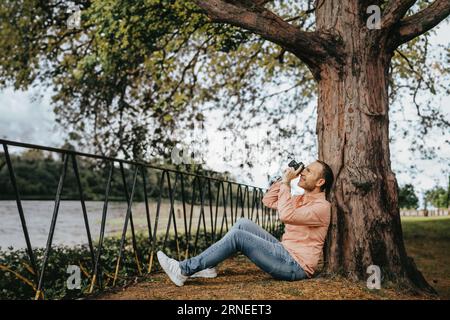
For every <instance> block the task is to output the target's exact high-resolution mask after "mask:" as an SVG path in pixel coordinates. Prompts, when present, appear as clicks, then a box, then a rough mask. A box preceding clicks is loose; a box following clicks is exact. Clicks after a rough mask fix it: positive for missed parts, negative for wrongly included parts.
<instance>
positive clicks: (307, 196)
mask: <svg viewBox="0 0 450 320" xmlns="http://www.w3.org/2000/svg"><path fill="white" fill-rule="evenodd" d="M316 199H323V200H325V192H318V193H312V194H310V193H305V194H304V196H303V202H304V203H308V202H311V201H313V200H316Z"/></svg>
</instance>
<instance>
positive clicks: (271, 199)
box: [262, 181, 281, 209]
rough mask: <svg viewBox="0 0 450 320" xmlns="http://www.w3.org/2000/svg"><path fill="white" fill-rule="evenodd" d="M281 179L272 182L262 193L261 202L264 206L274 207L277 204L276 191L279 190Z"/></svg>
mask: <svg viewBox="0 0 450 320" xmlns="http://www.w3.org/2000/svg"><path fill="white" fill-rule="evenodd" d="M280 185H281V181H277V182H275V183H274V184H272V185H271V186H270V188H269V190H267V192H266V194H265V195H264V197H263V199H262V202H263V203H264V205H265V206H266V207H269V208H272V209H276V208H277V205H278V192H279V191H280Z"/></svg>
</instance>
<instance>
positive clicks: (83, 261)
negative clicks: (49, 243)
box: [0, 232, 211, 299]
mask: <svg viewBox="0 0 450 320" xmlns="http://www.w3.org/2000/svg"><path fill="white" fill-rule="evenodd" d="M194 240H195V234H194V235H193V236H191V239H190V249H191V250H192V248H193V244H194ZM210 241H211V234H209V233H207V234H206V237H205V235H204V234H203V233H202V232H201V233H200V234H199V238H198V242H197V252H198V251H201V250H204V249H206V248H207V247H208V246H209V245H210ZM127 242H128V243H126V244H125V246H124V248H125V250H124V252H123V254H122V259H121V262H120V268H119V273H118V281H117V283H116V285H118V286H121V285H125V284H127V283H129V282H131V281H132V280H133V279H134V278H135V277H136V276H139V274H138V271H137V265H136V260H135V258H134V251H133V249H132V245H131V240H130V239H128V241H127ZM136 242H137V248H138V257H139V261H140V266H141V270H142V271H143V272H144V273H145V272H146V270H147V268H148V262H149V252H150V249H151V243H150V241H149V239H148V238H146V237H145V236H143V235H137V236H136ZM163 242H164V239H163V238H162V237H160V238H158V239H157V242H156V247H155V252H156V251H157V250H159V249H162V248H163ZM179 245H180V248H181V249H184V248H185V247H186V239H185V238H184V237H180V239H179ZM94 247H95V248H97V245H96V244H95V246H94ZM176 248H177V247H176V240H175V238H174V237H171V238H170V239H168V241H167V242H166V247H165V249H164V251H165V252H166V253H167V254H168V255H169V256H173V257H177V250H176ZM10 249H12V248H10ZM119 249H120V239H119V238H106V239H104V243H103V247H102V254H101V258H100V265H101V270H102V272H103V277H102V284H103V286H104V288H110V287H112V277H113V276H114V272H115V268H116V264H117V257H118V254H119ZM33 252H34V254H35V257H36V258H37V261H38V265H39V266H41V263H42V260H43V256H44V249H41V248H40V249H34V250H33ZM183 256H184V253H183ZM0 265H2V266H7V267H8V268H9V269H10V270H12V271H14V272H16V273H18V274H20V275H21V276H22V277H24V278H26V279H28V280H29V281H31V282H33V281H34V274H33V273H32V272H31V267H30V263H29V259H28V256H27V253H26V251H25V249H21V250H15V251H13V250H7V251H0ZM69 265H77V266H80V268H81V271H82V272H81V288H80V289H74V290H69V289H67V285H66V281H67V279H68V277H69V276H70V274H69V273H67V267H68V266H69ZM38 269H39V270H40V268H38ZM92 270H93V268H92V262H91V258H90V253H89V248H88V246H86V245H83V246H76V247H68V246H56V247H53V248H52V250H51V252H50V255H49V260H48V263H47V267H46V269H45V274H44V297H45V299H74V298H79V297H83V296H85V295H87V294H88V290H89V287H90V283H91V279H92V274H91V273H92ZM157 270H160V266H159V264H158V259H157V258H156V255H154V259H153V266H152V272H154V271H157ZM0 275H1V277H0V288H1V290H0V299H32V298H34V296H35V291H34V289H33V288H32V287H31V286H30V285H28V284H26V283H25V282H24V281H22V280H19V279H18V278H17V276H16V275H15V274H14V273H12V272H10V271H5V270H0ZM95 289H96V290H95V291H94V293H95V292H97V291H98V290H99V289H98V285H96V286H95Z"/></svg>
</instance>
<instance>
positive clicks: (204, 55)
mask: <svg viewBox="0 0 450 320" xmlns="http://www.w3.org/2000/svg"><path fill="white" fill-rule="evenodd" d="M74 2H75V3H76V4H78V5H79V6H80V7H81V9H82V10H83V19H82V20H83V23H82V25H81V26H80V27H78V28H73V29H68V28H67V24H66V22H67V18H68V16H69V15H70V13H68V10H67V6H64V2H63V3H61V2H60V1H38V0H20V1H16V0H14V1H12V0H5V1H2V3H1V4H0V18H1V19H0V36H1V37H0V45H1V46H0V50H1V51H0V56H1V58H2V59H1V62H0V85H3V86H7V85H11V84H12V85H14V87H15V88H16V89H26V88H27V87H28V86H29V85H30V84H32V83H40V84H42V83H48V84H49V85H51V86H52V87H53V88H54V89H55V94H54V100H53V103H54V104H55V112H56V114H57V116H58V121H60V122H61V123H62V124H63V125H65V126H66V128H67V130H70V131H71V137H72V138H77V136H78V135H80V134H82V135H83V134H84V137H83V139H84V141H85V142H86V143H87V144H88V143H90V142H92V141H93V142H94V145H96V146H97V147H98V148H99V149H100V151H101V152H103V153H107V152H108V150H113V151H115V152H116V153H117V152H118V151H123V152H124V153H125V154H126V155H132V156H133V157H135V158H136V157H141V156H142V153H143V152H144V151H145V150H148V149H151V150H156V151H157V152H155V153H154V154H157V153H161V152H166V151H167V147H168V146H172V145H173V144H174V143H175V142H176V140H177V138H176V137H175V136H174V132H175V130H174V128H176V127H177V126H180V124H185V125H187V126H188V125H190V126H193V125H195V124H197V123H201V122H202V121H203V119H204V116H205V113H204V112H202V110H203V109H201V106H203V105H209V106H211V107H210V109H215V110H224V111H225V112H224V117H223V118H224V119H229V120H228V122H226V121H225V125H224V128H225V129H227V130H230V131H231V130H233V132H234V133H235V134H236V135H242V134H243V133H245V132H246V130H242V129H248V128H250V127H251V126H256V127H257V126H260V125H261V123H262V122H269V124H270V125H271V126H272V131H274V130H273V128H279V129H280V131H279V136H281V137H282V138H289V137H291V138H292V139H296V140H297V141H298V140H299V139H300V138H301V137H300V136H299V134H297V132H296V131H297V129H298V126H296V125H293V126H286V125H284V124H283V125H280V123H282V120H283V118H285V117H287V116H289V115H290V116H292V117H296V118H295V119H298V118H301V111H304V110H305V108H306V105H307V103H308V102H309V101H310V100H311V98H313V97H317V99H318V104H317V107H316V108H315V110H316V111H317V116H316V117H315V118H314V119H316V128H315V133H316V134H317V140H318V154H319V158H320V159H322V160H324V161H326V162H327V163H329V164H330V165H331V167H332V168H333V171H334V172H335V177H336V182H335V186H334V189H333V192H332V194H331V201H332V203H333V207H332V222H331V227H330V232H329V237H328V239H327V245H326V250H325V262H326V265H325V267H326V271H328V272H330V273H335V272H339V273H342V274H345V275H346V276H348V277H351V278H353V279H366V278H367V274H366V268H367V266H369V265H371V264H375V265H378V266H380V267H381V270H382V274H383V276H384V278H385V279H391V280H396V281H399V282H401V283H405V284H408V285H412V286H414V287H417V288H421V289H425V290H429V291H432V288H431V287H430V286H429V285H428V284H427V283H426V281H425V280H424V279H423V277H422V275H421V274H420V272H419V271H418V270H417V268H416V267H415V265H414V262H413V261H412V259H410V258H409V257H408V256H407V254H406V251H405V247H404V244H403V238H402V230H401V224H400V215H399V209H398V194H397V181H396V178H395V175H394V173H393V172H392V169H391V163H390V151H389V141H390V140H391V139H392V135H391V136H390V135H389V113H390V111H391V110H390V109H389V106H390V102H392V100H393V97H394V96H395V93H397V89H399V88H401V87H407V86H408V85H409V84H410V83H408V81H407V79H408V77H411V78H413V80H414V81H413V82H414V83H413V89H412V90H413V91H412V93H413V95H414V102H415V105H416V107H417V114H418V116H419V117H420V122H421V124H422V125H423V131H424V133H426V132H427V130H428V129H429V128H430V127H431V126H432V125H437V126H440V127H443V128H446V126H448V121H447V120H446V119H445V117H444V116H443V115H442V114H439V112H437V111H436V110H434V109H430V110H429V112H425V110H424V109H421V108H420V106H419V103H417V102H416V99H415V98H416V96H417V93H418V92H419V90H421V89H422V88H423V87H426V89H427V90H429V91H430V92H436V91H437V88H438V87H439V83H436V82H435V81H434V79H433V77H432V76H430V73H429V72H428V73H427V72H426V71H429V70H430V69H429V67H430V65H429V64H428V63H427V60H426V58H427V49H428V48H429V47H428V42H427V32H428V31H429V30H431V29H432V28H433V27H434V26H436V25H437V24H438V23H439V22H441V21H442V20H444V19H445V18H446V17H447V16H448V15H449V12H450V3H449V1H448V0H435V1H433V2H431V3H430V1H426V0H422V1H421V0H419V1H416V0H387V1H380V0H376V1H365V0H359V1H358V0H340V1H331V0H317V1H303V2H300V1H293V0H290V1H288V0H286V1H280V0H278V1H276V0H274V1H264V0H242V1H238V0H191V1H175V0H140V1H133V2H128V1H121V0H103V1H94V0H92V1H90V0H77V1H74ZM300 3H302V4H306V6H305V7H306V9H305V10H303V9H302V8H301V7H300V6H299V4H300ZM370 5H378V6H379V8H380V9H381V12H382V14H381V21H380V25H379V28H369V27H368V24H367V21H368V20H370V19H372V17H371V15H372V12H371V11H368V10H367V9H368V7H369V6H370ZM368 12H369V13H368ZM422 34H424V37H425V38H418V37H419V36H420V35H422ZM417 67H419V68H417ZM438 71H439V72H441V73H440V74H441V75H442V78H443V75H444V74H445V72H448V70H447V69H445V68H442V67H441V68H438ZM394 78H395V79H394ZM280 84H284V85H285V86H284V89H283V90H280V91H278V92H270V93H269V94H265V93H266V89H267V86H268V85H271V86H274V85H280ZM445 90H448V88H445V89H444V91H445ZM447 92H448V91H447ZM221 97H225V98H221ZM273 97H276V98H278V103H277V104H276V105H273V104H268V103H266V102H268V101H270V99H271V98H273ZM303 117H305V116H304V115H303ZM296 123H298V120H297V121H296ZM236 124H240V127H239V126H238V127H236ZM305 127H308V126H307V125H306V126H305ZM184 128H186V127H184ZM447 128H448V127H447ZM307 131H308V130H307ZM310 131H311V130H310ZM312 131H313V133H314V129H313V130H312ZM286 145H288V144H286ZM110 155H114V152H113V154H110Z"/></svg>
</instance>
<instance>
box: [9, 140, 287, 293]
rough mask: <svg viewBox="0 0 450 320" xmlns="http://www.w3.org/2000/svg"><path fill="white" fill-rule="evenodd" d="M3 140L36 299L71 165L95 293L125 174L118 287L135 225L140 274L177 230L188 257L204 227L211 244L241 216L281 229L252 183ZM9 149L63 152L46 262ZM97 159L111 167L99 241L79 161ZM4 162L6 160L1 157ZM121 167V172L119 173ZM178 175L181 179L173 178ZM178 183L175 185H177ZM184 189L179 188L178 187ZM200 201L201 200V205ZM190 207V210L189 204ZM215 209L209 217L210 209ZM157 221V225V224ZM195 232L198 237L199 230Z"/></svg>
mask: <svg viewBox="0 0 450 320" xmlns="http://www.w3.org/2000/svg"><path fill="white" fill-rule="evenodd" d="M0 144H2V145H3V151H4V161H5V166H6V168H7V170H8V172H9V178H10V183H11V187H12V189H13V194H14V197H15V202H16V204H17V211H18V215H19V217H20V224H21V229H22V231H23V236H24V239H25V243H26V251H27V255H28V258H29V262H30V266H31V269H32V271H33V274H34V276H35V278H34V279H33V281H34V283H33V284H34V286H33V288H34V290H35V299H43V298H44V295H43V291H44V288H45V275H46V267H47V263H48V260H49V256H50V255H51V251H52V245H53V236H54V234H55V228H56V225H57V224H56V222H57V219H58V213H59V208H60V203H61V201H62V195H63V192H64V183H65V180H66V177H67V174H68V170H70V169H69V166H70V167H71V170H72V173H73V175H74V176H75V181H76V185H77V186H76V188H77V189H78V199H77V201H80V204H81V212H80V214H82V216H83V220H84V229H85V232H86V237H87V242H88V247H89V254H90V256H89V260H90V261H91V265H92V268H91V270H89V274H90V277H89V279H91V282H90V287H89V292H90V293H92V292H93V290H94V287H96V288H97V290H102V289H103V286H102V278H103V276H104V275H103V274H102V265H101V260H102V259H101V258H102V246H103V243H104V239H105V225H106V221H107V219H108V214H107V213H108V203H109V201H110V200H109V196H110V193H111V182H112V179H113V178H114V177H115V175H117V174H118V175H119V179H120V180H122V183H123V190H124V193H125V194H124V196H125V199H126V205H127V210H126V214H125V219H124V221H123V226H122V232H121V237H120V249H119V251H118V252H117V261H116V266H115V272H114V280H113V286H114V285H116V280H117V278H118V274H119V269H120V264H121V260H122V258H123V255H124V246H125V245H124V244H125V241H126V237H127V234H128V225H129V226H130V228H131V241H132V250H133V252H134V260H135V264H136V269H135V271H136V275H143V274H144V273H151V272H153V271H155V268H154V264H155V263H154V254H155V251H156V250H157V249H161V250H164V249H165V246H166V242H167V238H168V236H169V234H170V231H171V229H172V232H173V233H174V237H175V242H176V252H177V255H178V257H179V258H181V257H182V249H184V250H183V256H184V257H185V258H188V257H190V256H191V254H192V253H195V252H196V251H197V244H198V239H199V236H200V232H201V229H202V227H203V233H204V236H205V239H206V237H207V236H208V232H209V234H210V237H209V238H208V239H209V243H210V244H212V243H214V242H215V241H217V240H218V239H220V238H221V237H222V235H223V234H224V233H225V232H227V231H228V230H229V225H232V224H234V223H235V221H236V220H237V219H238V218H239V217H246V218H249V219H251V220H253V221H255V222H256V223H258V224H259V225H261V226H262V227H263V228H264V229H266V230H268V231H269V232H272V233H273V232H275V231H276V230H278V229H277V228H279V227H280V220H279V217H278V213H277V211H276V210H274V209H269V208H267V207H265V206H263V204H262V197H263V194H264V192H263V190H262V189H261V188H257V187H254V186H249V185H246V184H240V183H236V182H232V181H226V180H222V179H218V178H213V177H206V176H202V175H197V174H194V173H188V172H182V171H178V170H173V169H168V168H162V167H158V166H154V165H151V164H148V163H143V162H135V161H128V160H123V159H117V158H111V157H105V156H100V155H95V154H88V153H82V152H78V151H75V150H66V149H59V148H52V147H46V146H40V145H33V144H26V143H20V142H15V141H9V140H3V139H0ZM9 147H19V148H24V149H37V150H42V151H46V152H50V153H56V154H59V155H61V159H62V163H61V173H60V176H59V182H58V186H57V190H56V195H55V199H54V207H53V213H52V217H51V222H50V228H49V231H48V235H47V242H46V245H45V252H44V255H43V258H42V259H41V260H42V261H37V260H36V257H35V253H34V251H33V245H32V242H31V240H30V236H29V232H28V227H27V221H26V217H25V214H24V208H23V206H22V200H21V192H20V185H19V184H18V181H17V179H16V174H15V170H14V163H13V161H12V159H11V158H12V157H11V155H10V152H9ZM88 158H89V159H95V160H96V161H100V162H103V164H104V165H105V167H106V168H107V169H108V171H107V172H108V174H107V179H106V186H104V187H105V189H104V198H103V209H102V214H101V223H100V232H99V239H98V242H97V243H96V245H94V242H93V240H92V236H91V230H90V224H89V215H88V210H87V208H86V200H85V195H84V186H83V183H82V179H81V176H82V172H80V168H79V164H78V160H79V159H88ZM0 162H1V161H0ZM125 167H127V169H128V170H129V171H131V172H132V173H133V174H132V177H133V178H132V183H131V186H130V185H129V184H128V183H127V179H126V174H125ZM117 170H118V171H119V172H118V173H116V171H117ZM148 170H154V171H155V172H157V173H159V181H158V186H152V189H155V188H156V191H157V194H158V196H157V200H156V201H157V204H156V212H154V213H153V214H154V215H155V218H154V219H151V215H152V213H151V210H150V206H149V196H148V187H149V185H148V181H147V174H148ZM138 176H140V179H139V181H140V182H141V183H142V186H141V188H142V189H143V193H144V197H143V202H144V206H145V216H146V229H147V230H146V237H147V238H148V245H147V247H146V248H143V250H146V251H147V253H148V261H145V262H143V261H140V259H139V257H140V256H141V254H140V252H139V248H138V247H137V244H136V230H135V225H134V222H133V210H132V207H133V201H134V199H135V196H136V190H137V181H138ZM173 179H174V180H175V181H173ZM172 182H173V184H172ZM187 186H189V188H188V189H190V190H191V194H190V197H189V195H187V194H186V192H185V190H186V187H187ZM177 188H178V189H177ZM164 190H167V196H168V199H169V201H170V206H167V207H168V212H163V211H164V210H166V209H167V207H166V209H164V208H162V205H161V204H162V199H163V192H164ZM176 190H179V191H180V192H179V196H178V198H179V199H180V201H178V203H179V204H180V205H179V206H180V207H181V208H182V219H181V220H182V222H183V226H181V227H180V226H177V218H178V220H180V216H181V212H180V209H178V214H177V217H176V216H175V202H176V200H175V199H174V194H175V192H176ZM211 190H215V191H216V192H215V195H213V194H212V191H211ZM196 203H197V204H196ZM189 206H190V210H187V207H189ZM194 208H195V210H196V211H198V214H197V217H196V218H197V219H198V221H197V227H196V228H195V230H193V228H192V226H193V220H194V214H193V212H194ZM219 208H220V209H221V214H220V215H219ZM208 211H209V217H208V214H207V212H208ZM165 214H168V220H167V222H166V226H165V228H162V229H161V228H160V226H159V225H158V224H159V222H161V221H160V220H161V216H163V215H165ZM152 220H153V222H154V223H153V225H152ZM207 222H209V223H208V226H207ZM164 229H165V234H164V242H163V245H162V248H157V247H156V246H157V238H158V236H161V235H162V232H161V230H164ZM194 233H195V237H194V236H193V234H194ZM181 236H184V239H185V241H184V242H183V243H184V244H185V246H186V247H185V248H181V247H180V242H181V241H180V240H179V239H180V237H181Z"/></svg>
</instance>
